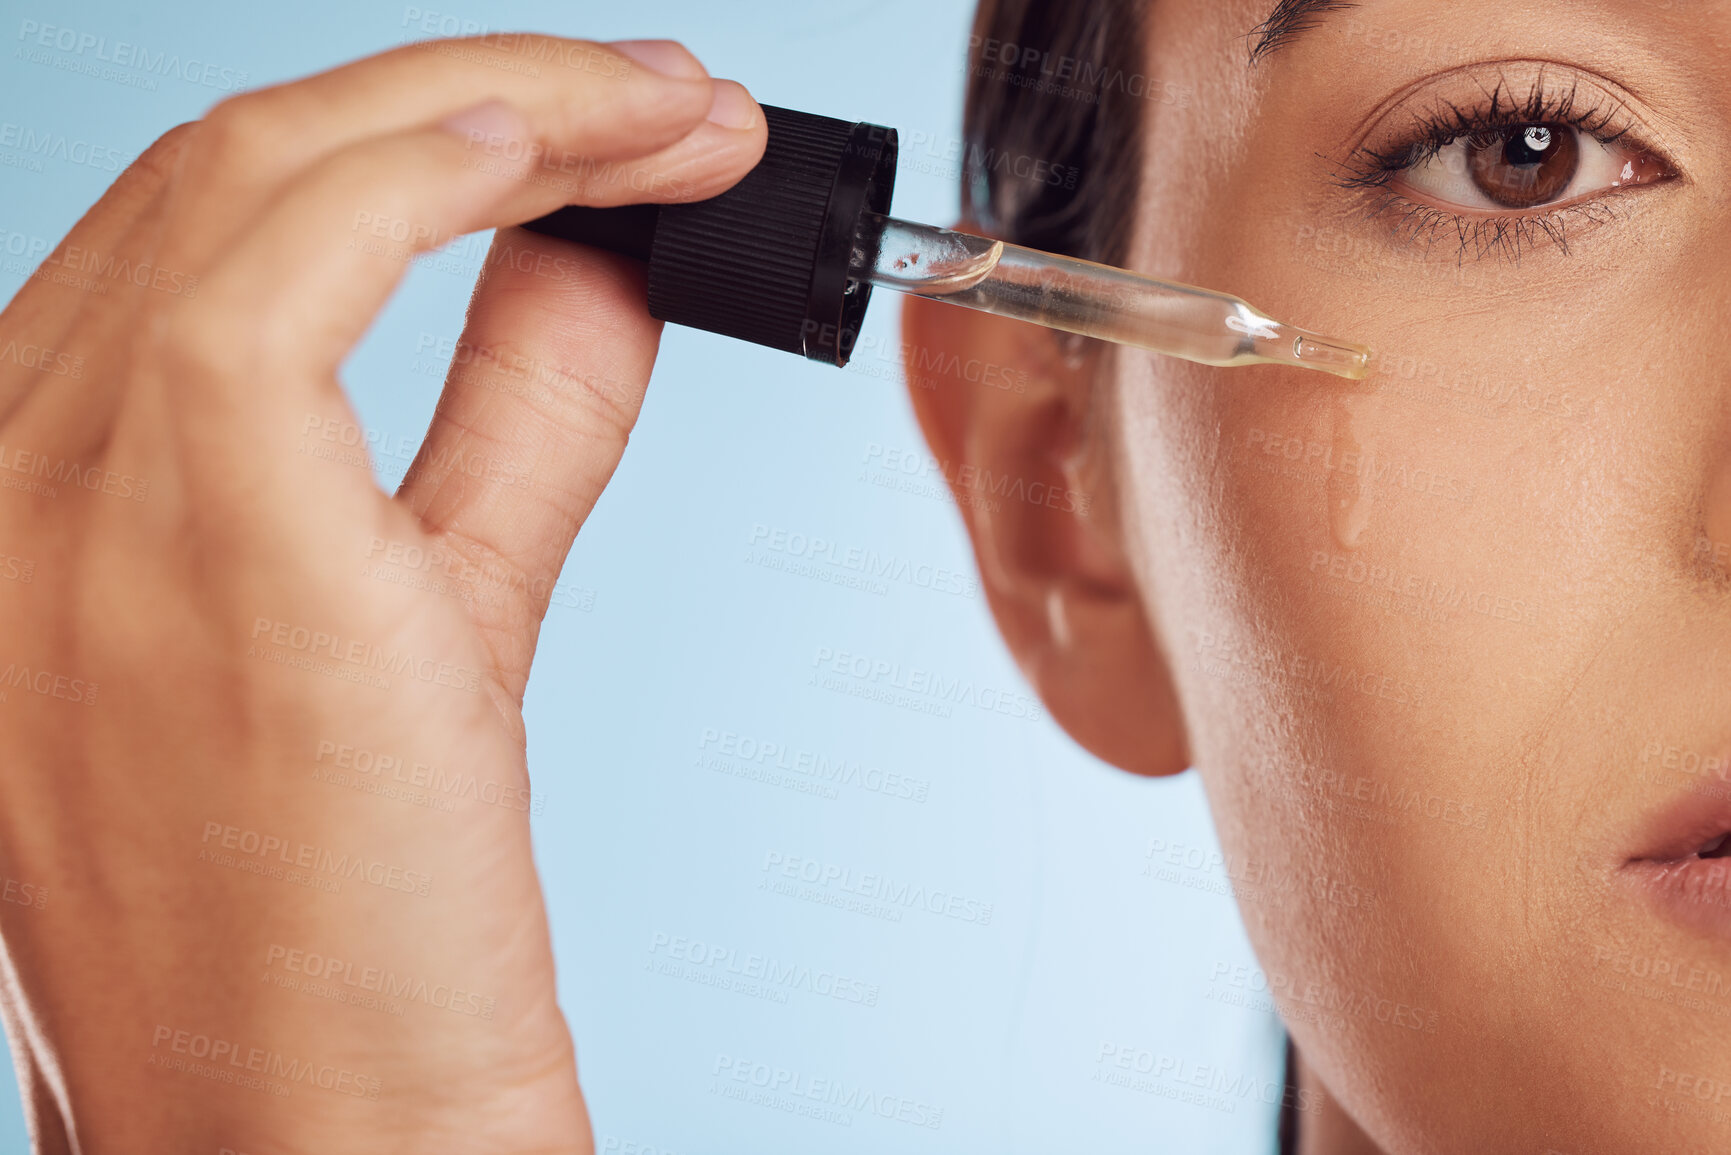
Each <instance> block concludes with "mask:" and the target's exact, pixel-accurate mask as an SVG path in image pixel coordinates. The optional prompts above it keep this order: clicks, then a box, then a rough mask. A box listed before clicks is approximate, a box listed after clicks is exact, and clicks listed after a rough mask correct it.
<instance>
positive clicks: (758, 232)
mask: <svg viewBox="0 0 1731 1155" xmlns="http://www.w3.org/2000/svg"><path fill="white" fill-rule="evenodd" d="M762 108H763V113H764V117H765V118H766V119H767V121H768V129H769V141H768V144H767V145H766V146H765V148H764V152H763V159H762V161H760V162H759V163H758V165H757V167H755V168H753V169H752V170H751V171H750V172H749V173H747V174H746V175H745V177H744V178H743V179H742V180H740V182H739V183H738V184H736V185H734V186H733V187H732V188H730V189H728V190H727V191H726V192H724V193H722V194H721V195H720V196H716V197H711V198H710V199H709V200H705V201H696V202H692V203H690V204H676V205H659V206H655V205H631V206H626V207H624V208H617V209H591V208H583V207H576V206H574V207H571V208H564V209H560V210H559V211H557V212H554V213H551V214H549V215H547V216H545V217H542V218H540V219H539V220H534V221H530V222H529V223H528V224H526V225H525V226H524V227H525V228H528V229H532V230H534V231H536V232H540V233H545V234H547V235H550V236H556V237H564V238H565V239H567V240H573V241H580V242H582V243H584V244H591V245H597V246H599V247H601V248H605V249H610V250H612V251H614V252H622V253H627V254H629V255H632V256H637V257H647V258H648V261H649V312H650V315H651V316H654V317H659V318H660V319H661V320H663V321H671V322H673V323H674V324H677V325H689V326H691V327H692V328H694V329H707V330H708V331H710V332H712V333H720V334H722V335H723V336H727V337H737V338H739V339H740V340H743V341H751V342H753V343H754V344H758V345H768V346H769V347H770V348H773V349H782V350H785V351H787V352H789V353H800V354H803V355H805V356H806V357H809V358H811V359H812V360H814V361H824V362H827V363H829V364H831V365H845V364H847V360H848V357H849V355H850V354H851V353H852V352H853V344H854V341H855V340H856V339H857V338H858V336H859V328H860V324H861V323H862V322H863V321H864V320H865V311H866V304H867V302H868V301H869V300H870V297H871V286H870V285H869V284H867V283H865V282H863V281H852V280H849V279H848V269H849V266H850V260H851V258H852V255H853V249H854V246H855V245H856V244H860V243H863V244H868V245H872V244H875V243H876V239H875V235H862V227H861V226H862V218H863V217H865V216H866V214H878V215H887V214H888V212H889V208H890V198H891V195H892V194H893V192H894V190H895V173H896V150H897V142H896V132H895V129H893V128H885V127H883V126H882V125H876V124H865V123H859V124H854V123H850V122H848V121H845V120H836V119H834V118H833V117H828V116H814V115H812V114H811V113H806V112H795V111H793V110H792V109H787V108H777V107H775V106H773V105H768V104H766V105H763V106H762ZM865 232H866V233H870V232H871V230H870V226H869V225H868V226H867V227H866V229H865Z"/></svg>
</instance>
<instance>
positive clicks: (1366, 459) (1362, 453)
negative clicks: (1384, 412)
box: [1327, 396, 1376, 550]
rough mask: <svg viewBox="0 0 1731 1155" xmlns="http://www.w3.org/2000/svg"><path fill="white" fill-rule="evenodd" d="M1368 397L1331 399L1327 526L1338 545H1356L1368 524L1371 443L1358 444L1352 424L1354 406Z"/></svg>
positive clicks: (1352, 546)
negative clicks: (1330, 453)
mask: <svg viewBox="0 0 1731 1155" xmlns="http://www.w3.org/2000/svg"><path fill="white" fill-rule="evenodd" d="M1366 401H1368V398H1365V397H1347V396H1337V397H1336V398H1335V399H1334V412H1333V416H1334V448H1333V452H1332V455H1331V456H1330V458H1329V470H1328V486H1327V492H1328V527H1329V530H1330V531H1331V532H1332V533H1333V534H1334V540H1335V544H1337V545H1339V546H1340V548H1341V549H1346V550H1353V549H1357V548H1358V547H1359V545H1360V543H1361V542H1362V540H1363V538H1364V531H1365V530H1366V529H1367V528H1368V527H1369V525H1370V501H1371V491H1370V477H1371V470H1370V463H1371V457H1372V456H1373V455H1374V453H1375V449H1376V446H1375V445H1374V443H1373V444H1372V445H1371V446H1369V447H1368V448H1367V447H1366V446H1364V445H1361V444H1360V443H1359V440H1358V436H1357V433H1356V431H1355V430H1354V428H1353V419H1354V417H1355V416H1356V414H1355V413H1354V412H1353V409H1354V406H1355V405H1356V406H1362V405H1363V404H1364V403H1365V402H1366Z"/></svg>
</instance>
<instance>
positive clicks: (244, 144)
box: [195, 92, 278, 169]
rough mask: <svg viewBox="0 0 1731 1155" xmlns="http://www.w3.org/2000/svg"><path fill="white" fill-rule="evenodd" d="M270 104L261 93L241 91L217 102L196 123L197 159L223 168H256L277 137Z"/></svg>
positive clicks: (264, 94) (263, 93)
mask: <svg viewBox="0 0 1731 1155" xmlns="http://www.w3.org/2000/svg"><path fill="white" fill-rule="evenodd" d="M274 104H275V101H274V98H273V97H272V96H271V95H270V94H268V93H265V92H243V93H240V94H239V95H236V96H231V97H228V98H227V99H226V100H223V101H221V102H220V103H218V104H217V105H216V107H214V108H212V109H211V110H210V111H209V112H207V113H205V116H204V119H203V120H201V121H199V122H198V124H197V136H196V138H195V139H196V143H195V147H196V149H197V151H198V153H199V155H200V157H201V159H203V160H205V161H206V162H207V163H210V164H212V165H214V166H216V167H218V168H223V169H228V168H237V169H238V168H252V167H258V166H259V165H260V163H261V162H262V161H263V160H264V158H265V156H266V155H267V153H268V150H269V149H270V148H271V147H272V142H273V141H276V140H278V137H277V134H276V133H275V132H274V131H273V130H272V125H273V123H274V121H275V119H276V117H275V114H274V111H273V109H274Z"/></svg>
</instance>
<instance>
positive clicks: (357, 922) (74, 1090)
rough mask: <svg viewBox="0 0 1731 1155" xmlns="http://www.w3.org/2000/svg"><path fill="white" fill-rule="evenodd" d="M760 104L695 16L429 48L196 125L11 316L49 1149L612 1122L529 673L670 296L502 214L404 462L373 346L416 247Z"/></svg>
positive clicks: (2, 646)
mask: <svg viewBox="0 0 1731 1155" xmlns="http://www.w3.org/2000/svg"><path fill="white" fill-rule="evenodd" d="M706 118H711V119H706ZM764 139H765V135H764V122H763V117H762V114H761V111H760V110H759V109H758V108H757V105H756V104H755V102H754V101H752V100H751V98H750V96H749V95H748V94H747V93H746V92H745V90H744V89H743V88H741V87H739V86H738V85H736V84H732V83H731V82H726V81H712V80H711V79H709V77H708V76H707V74H706V73H705V72H704V70H703V68H702V66H701V65H699V64H698V63H697V61H696V60H695V59H694V58H692V57H691V56H690V54H689V53H687V52H685V51H684V50H683V49H682V48H680V47H679V46H678V45H676V44H673V43H671V42H665V41H647V42H637V43H633V44H620V45H614V46H608V45H602V44H592V43H588V42H584V41H573V40H558V39H552V38H545V37H532V36H498V35H494V36H487V37H482V38H479V39H471V40H458V41H439V42H432V43H430V44H426V45H416V46H410V47H405V48H401V49H398V50H396V51H392V52H388V53H385V54H383V55H380V56H376V57H373V58H370V59H367V60H363V61H360V62H358V63H354V64H350V65H348V66H345V67H342V68H339V69H336V70H334V71H331V72H327V73H324V74H322V75H319V76H315V77H312V78H309V79H306V80H302V81H298V82H296V83H292V84H285V85H282V86H279V87H276V88H272V89H267V90H263V91H260V92H257V93H252V94H247V95H242V96H239V97H236V98H234V99H232V100H228V101H225V102H223V103H222V104H220V105H218V106H217V107H216V108H214V109H213V110H212V111H211V113H210V115H208V116H207V117H205V118H204V119H203V120H201V121H199V122H197V123H194V124H190V125H183V126H181V127H180V128H178V129H175V130H174V131H172V132H170V133H169V134H167V135H166V136H164V137H163V138H162V139H161V140H159V141H158V142H157V143H156V144H155V145H154V146H153V147H152V148H151V149H150V150H149V151H148V152H147V153H146V154H145V155H144V156H143V157H141V158H140V159H139V161H138V162H137V163H136V164H134V165H133V166H132V167H131V168H130V169H128V170H127V171H126V173H124V174H123V175H122V176H121V178H120V179H119V180H118V181H117V182H116V183H115V185H114V187H113V188H111V189H110V190H109V191H108V192H107V194H106V195H105V196H104V197H103V198H102V200H101V201H100V202H99V203H98V204H97V205H96V207H95V208H93V209H92V210H91V211H90V212H89V213H88V214H87V215H86V216H85V217H84V219H83V220H82V221H80V222H79V223H78V225H77V227H76V228H75V229H73V231H72V233H71V234H70V235H68V236H67V238H66V239H65V241H64V242H62V244H61V245H60V247H59V248H58V249H57V250H56V251H55V252H54V254H52V255H51V256H50V257H49V259H48V260H47V261H46V262H45V263H44V265H43V266H42V268H41V269H40V270H39V271H38V273H37V274H36V275H35V276H34V277H33V278H32V279H31V280H30V281H29V282H27V284H26V285H25V287H24V288H23V290H22V291H21V292H20V293H19V294H18V295H17V297H16V298H15V299H14V300H13V301H12V303H11V304H10V306H9V307H8V308H7V309H6V311H5V312H4V313H3V314H0V350H11V351H12V352H11V353H10V354H9V355H5V356H4V357H3V358H0V447H3V448H0V694H3V695H4V697H3V700H0V749H3V750H4V751H5V758H4V760H3V762H0V869H3V871H4V875H5V879H6V882H5V883H4V884H3V885H4V887H5V894H4V897H5V898H6V901H3V902H0V934H3V936H4V941H5V946H6V952H5V958H4V960H3V961H4V972H3V979H4V995H5V997H4V1010H5V1015H6V1027H7V1031H8V1034H9V1036H10V1039H11V1043H12V1047H13V1050H14V1056H15V1059H16V1060H17V1063H18V1068H19V1070H20V1072H21V1073H22V1075H23V1077H24V1078H25V1081H26V1086H25V1102H26V1108H27V1110H28V1111H29V1112H30V1114H31V1117H32V1118H31V1122H32V1130H33V1134H34V1136H35V1139H36V1143H37V1146H38V1149H39V1150H43V1151H68V1150H73V1149H76V1150H80V1151H84V1152H90V1153H99V1152H111V1151H113V1152H119V1151H125V1152H142V1151H150V1152H154V1151H169V1150H173V1151H210V1152H215V1151H217V1150H219V1149H220V1148H229V1149H231V1150H235V1151H245V1152H249V1153H253V1155H258V1153H261V1152H270V1153H283V1152H291V1151H292V1152H303V1151H304V1152H318V1153H320V1155H324V1153H328V1152H344V1151H354V1152H366V1153H368V1155H376V1153H379V1152H392V1151H401V1152H415V1153H417V1155H425V1153H430V1152H476V1153H482V1152H485V1153H488V1155H498V1153H501V1152H588V1151H590V1150H591V1149H592V1140H591V1138H590V1134H589V1128H588V1120H587V1116H586V1113H585V1110H584V1105H583V1100H582V1097H581V1095H580V1093H579V1091H578V1085H577V1077H576V1064H575V1059H574V1056H573V1050H572V1046H571V1040H570V1035H569V1032H568V1030H567V1028H566V1026H565V1022H564V1020H563V1018H562V1016H561V1014H560V1011H559V1008H558V1005H557V1003H556V1001H555V991H554V966H553V959H552V954H551V948H550V945H549V937H548V928H547V921H546V914H545V911H544V908H543V904H542V898H541V893H540V887H539V883H538V880H537V878H536V874H535V868H534V863H533V860H532V857H531V852H530V839H529V814H528V811H529V808H530V805H531V802H530V798H531V794H530V790H529V775H528V769H527V766H526V760H525V756H524V735H523V723H522V716H521V702H522V697H523V689H524V685H525V683H526V681H527V679H528V676H529V667H530V662H531V660H532V658H533V656H534V652H535V642H536V637H537V634H538V632H539V628H540V622H541V618H542V615H543V614H544V613H545V611H546V609H547V605H548V598H549V594H550V591H551V589H552V586H553V582H554V580H555V578H556V577H557V575H558V573H559V571H560V567H561V565H562V563H563V561H564V559H565V556H566V553H567V552H568V550H569V549H570V546H571V542H572V539H573V537H574V536H575V535H576V533H577V530H578V528H579V527H580V526H581V525H582V524H583V521H584V518H585V517H586V516H587V515H588V513H589V510H590V509H591V507H592V506H593V504H594V502H595V500H596V498H597V497H598V496H599V494H600V492H601V489H602V487H603V486H604V485H605V484H606V483H607V480H608V478H609V477H610V476H611V475H612V472H613V469H614V467H615V466H616V465H617V463H618V461H619V457H620V454H621V453H622V452H623V450H624V447H625V441H626V437H627V435H628V434H629V432H630V430H631V427H632V425H633V423H634V421H635V420H636V416H637V411H638V405H639V402H640V400H641V397H642V391H643V388H644V386H645V384H646V383H647V381H648V379H649V374H650V368H651V366H652V364H653V362H654V358H655V351H656V346H657V342H658V340H659V335H660V325H659V324H658V323H657V322H655V321H653V320H651V318H650V317H649V316H648V315H647V313H646V311H645V305H644V297H645V289H644V285H643V283H642V273H641V271H640V269H639V268H638V267H636V266H634V265H633V263H631V262H628V261H625V260H622V259H619V258H614V257H611V256H607V255H604V254H599V253H596V252H593V251H591V250H587V249H583V248H580V247H578V246H575V245H570V244H567V243H564V242H560V241H556V240H551V239H548V238H544V237H539V236H535V235H532V234H529V233H526V232H523V231H522V230H517V229H509V228H501V230H500V232H499V233H498V234H497V237H496V239H495V241H494V244H493V249H492V251H491V253H490V254H489V256H488V258H487V263H486V267H485V271H484V272H483V274H482V277H481V280H480V283H479V284H478V286H477V288H476V291H475V295H474V299H473V301H472V303H471V305H470V309H469V315H468V322H467V327H466V330H465V333H464V336H463V338H462V342H461V344H460V346H459V350H460V354H459V356H458V358H457V359H456V360H457V362H458V363H457V364H454V365H453V367H452V371H451V374H450V376H449V377H448V379H447V382H446V385H445V390H444V393H443V395H442V397H441V398H440V401H439V405H438V411H437V413H436V415H435V417H434V419H433V422H432V426H431V428H430V429H429V431H428V433H427V436H426V440H425V443H424V444H423V445H422V446H421V449H420V452H419V455H418V456H417V457H416V459H415V461H414V464H413V465H412V466H411V467H410V469H409V473H408V475H407V477H406V479H405V481H404V483H403V485H402V487H401V488H400V490H399V491H398V492H397V494H396V495H395V496H394V497H390V496H387V495H385V494H383V493H381V492H380V491H379V489H378V487H377V485H376V484H375V482H374V480H373V476H372V472H371V468H370V465H369V463H368V461H367V456H368V455H367V453H366V441H365V438H364V436H363V435H362V434H361V433H360V426H359V423H358V422H357V420H356V417H355V414H354V412H353V410H352V409H351V408H350V406H349V404H348V403H347V401H346V399H345V397H344V394H343V391H342V388H341V387H340V385H339V382H338V378H337V371H338V367H339V366H340V365H341V363H342V361H343V359H344V357H345V355H346V354H347V353H348V352H349V350H350V349H351V348H352V347H353V346H354V344H355V343H356V342H357V341H358V340H359V339H360V337H361V335H362V334H363V333H364V332H365V331H366V329H367V327H368V325H369V324H370V323H371V321H372V319H373V317H374V315H375V314H376V313H377V312H378V311H379V309H380V308H381V307H382V306H383V304H384V303H385V301H386V299H387V298H388V297H389V295H390V293H391V291H392V289H393V287H394V286H395V285H396V284H397V282H398V280H399V279H400V278H401V276H402V274H403V272H404V270H405V267H406V259H407V257H408V256H409V255H410V254H412V253H414V252H424V251H427V250H429V249H432V248H435V247H439V246H442V245H444V244H446V243H447V242H449V241H450V240H451V239H453V238H455V237H457V236H459V235H461V234H463V233H467V232H472V231H475V230H480V229H486V228H490V227H495V226H507V225H510V224H512V223H513V222H518V221H524V220H528V219H530V218H533V217H536V216H539V215H541V214H543V213H546V212H549V211H551V210H552V209H554V208H556V207H558V206H560V205H562V204H566V203H583V204H592V205H610V204H620V203H627V202H633V201H672V200H695V199H700V198H703V197H708V196H713V195H714V194H716V193H718V192H721V191H722V190H724V189H725V188H727V187H729V186H730V185H731V184H733V183H734V182H735V181H737V180H738V179H739V178H740V177H741V176H743V175H744V174H745V173H746V172H747V171H748V170H749V169H750V168H751V166H752V165H754V164H755V163H756V162H757V160H758V158H759V156H760V155H761V154H762V150H763V146H764Z"/></svg>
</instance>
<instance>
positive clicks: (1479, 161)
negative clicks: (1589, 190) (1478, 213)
mask: <svg viewBox="0 0 1731 1155" xmlns="http://www.w3.org/2000/svg"><path fill="white" fill-rule="evenodd" d="M1467 152H1468V155H1469V160H1468V167H1469V168H1470V169H1471V172H1472V178H1473V183H1474V184H1475V185H1477V186H1478V189H1479V191H1480V192H1482V193H1484V194H1485V196H1487V197H1489V198H1490V199H1491V200H1492V201H1495V202H1496V203H1497V204H1498V205H1500V206H1502V207H1504V208H1512V209H1525V208H1532V207H1534V206H1535V205H1542V204H1545V203H1547V202H1549V201H1553V200H1556V199H1557V197H1559V196H1560V195H1562V193H1563V191H1564V190H1565V189H1567V188H1568V187H1569V184H1570V183H1571V182H1572V181H1573V180H1574V179H1575V173H1576V170H1577V169H1579V167H1580V162H1581V146H1580V144H1579V143H1578V141H1577V139H1576V133H1575V131H1574V130H1573V129H1571V128H1552V127H1550V126H1548V125H1543V124H1523V125H1519V126H1516V127H1513V128H1507V129H1503V130H1501V131H1499V132H1496V133H1493V134H1490V135H1489V138H1488V139H1484V138H1475V139H1472V140H1469V141H1468V143H1467Z"/></svg>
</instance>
